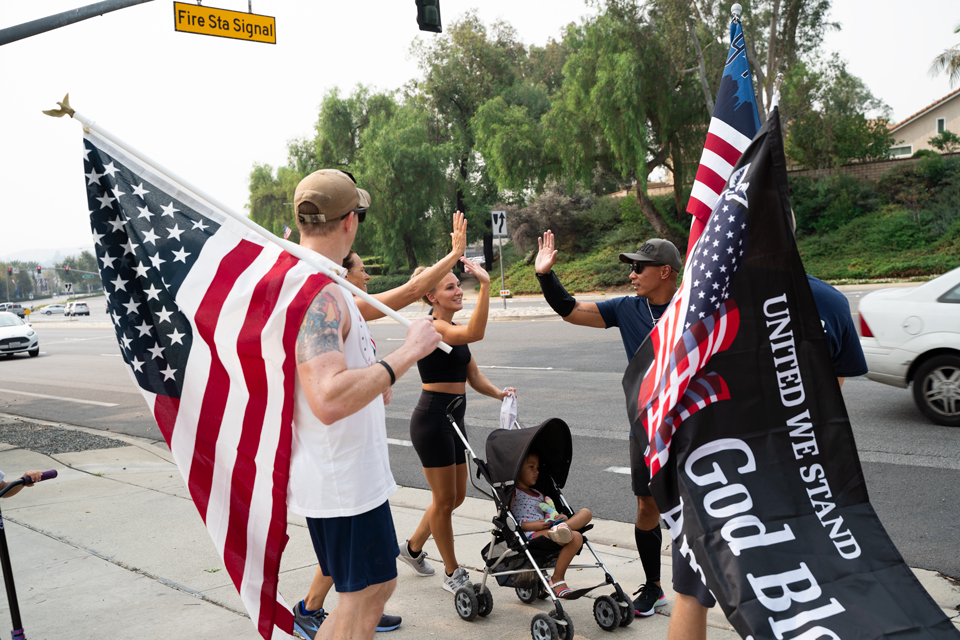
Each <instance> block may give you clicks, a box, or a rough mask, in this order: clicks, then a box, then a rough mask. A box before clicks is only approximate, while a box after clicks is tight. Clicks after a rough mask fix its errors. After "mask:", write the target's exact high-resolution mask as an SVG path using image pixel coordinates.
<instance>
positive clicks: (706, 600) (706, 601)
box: [670, 540, 717, 609]
mask: <svg viewBox="0 0 960 640" xmlns="http://www.w3.org/2000/svg"><path fill="white" fill-rule="evenodd" d="M670 546H671V547H672V548H673V590H674V591H676V592H677V593H682V594H683V595H685V596H693V597H694V598H696V599H697V602H699V603H700V605H701V606H703V607H706V608H707V609H712V608H713V605H715V604H717V599H716V598H714V597H713V594H712V593H710V590H709V589H707V585H705V584H703V580H701V579H700V574H698V573H697V572H696V571H694V570H693V567H691V566H690V561H689V560H687V559H686V558H685V557H683V555H682V554H681V553H680V546H679V545H678V544H677V541H676V540H674V541H673V543H672V544H671V545H670Z"/></svg>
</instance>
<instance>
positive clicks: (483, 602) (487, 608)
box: [473, 584, 493, 618]
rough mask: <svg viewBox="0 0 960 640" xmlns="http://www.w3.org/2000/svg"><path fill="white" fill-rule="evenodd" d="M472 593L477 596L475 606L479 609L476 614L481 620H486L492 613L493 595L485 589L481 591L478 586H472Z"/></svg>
mask: <svg viewBox="0 0 960 640" xmlns="http://www.w3.org/2000/svg"><path fill="white" fill-rule="evenodd" d="M473 591H474V593H475V594H476V595H477V605H478V607H479V610H478V612H477V613H478V615H479V616H480V617H481V618H486V617H487V616H488V615H490V612H491V611H493V594H492V593H490V589H489V588H487V587H484V588H483V591H481V590H480V585H478V584H475V585H473Z"/></svg>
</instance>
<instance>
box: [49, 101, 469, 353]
mask: <svg viewBox="0 0 960 640" xmlns="http://www.w3.org/2000/svg"><path fill="white" fill-rule="evenodd" d="M57 104H60V105H61V107H63V108H64V109H66V110H65V111H64V112H63V113H61V114H59V115H69V116H70V117H72V118H73V119H75V120H77V121H78V122H80V123H81V124H82V125H83V126H84V128H85V129H88V130H92V131H96V132H97V133H98V134H100V135H101V136H103V137H104V138H106V139H107V140H109V141H110V142H112V143H114V144H115V145H117V146H118V147H120V148H121V149H123V150H124V151H126V152H127V153H129V154H130V155H132V156H134V157H135V158H137V159H138V160H140V162H143V163H144V164H147V165H150V166H151V167H153V168H154V169H156V170H157V171H158V172H160V173H163V174H164V175H167V176H169V177H170V178H171V179H173V180H174V181H176V182H178V183H179V184H180V185H181V186H182V187H185V188H187V189H188V190H190V191H192V192H193V194H194V195H195V196H197V197H199V198H200V199H202V200H206V201H207V203H208V204H210V205H212V206H213V207H215V208H217V209H219V210H220V211H222V212H223V213H225V214H226V215H228V216H230V217H231V218H233V219H234V220H236V221H237V222H239V223H240V224H242V225H244V226H246V227H247V228H248V229H250V230H251V231H253V232H255V233H257V234H259V235H260V236H262V237H263V238H265V239H266V240H269V241H270V242H273V243H275V244H277V245H279V246H280V248H282V249H283V250H284V251H286V252H287V253H289V254H290V255H292V256H294V257H295V258H298V259H299V260H302V261H303V262H305V263H307V264H308V265H310V266H311V267H313V268H314V269H317V270H318V271H319V272H320V273H322V274H323V275H325V276H327V277H328V278H330V279H331V280H333V281H334V282H336V283H337V284H339V285H340V286H342V287H344V288H345V289H347V290H348V291H350V292H351V293H352V294H354V295H355V296H357V297H359V298H360V299H361V300H363V301H364V302H366V303H367V304H369V305H370V306H372V307H374V308H375V309H377V310H379V311H381V312H383V313H384V314H386V315H387V316H389V317H391V318H393V319H394V320H396V321H397V322H399V323H400V324H402V325H403V326H405V327H409V326H410V320H408V319H407V318H404V317H403V316H402V315H400V314H399V313H397V312H396V311H394V310H393V309H391V308H390V307H388V306H387V305H385V304H383V303H382V302H380V301H379V300H377V299H376V298H374V297H373V296H371V295H370V294H369V293H367V292H366V291H364V290H362V289H359V288H357V287H355V286H354V285H352V284H350V283H349V282H347V281H346V280H345V279H344V278H343V277H341V275H340V270H342V269H343V267H341V266H340V265H338V264H336V263H334V262H333V261H332V260H330V259H329V258H326V257H325V256H322V255H320V254H319V253H317V252H315V251H311V250H310V249H306V248H304V247H301V246H300V245H297V244H293V243H292V242H290V241H289V240H283V239H281V238H278V237H277V236H275V235H273V234H272V233H270V232H269V231H267V230H266V229H264V228H263V227H261V226H260V225H258V224H257V223H256V222H254V221H253V220H251V219H250V218H247V217H246V216H241V215H240V214H238V213H236V212H235V211H233V210H232V209H230V207H228V206H227V205H225V204H223V203H222V202H220V201H219V200H217V199H216V198H213V197H211V196H209V195H207V194H206V193H204V192H203V191H202V190H200V189H198V188H197V187H195V186H193V185H192V184H190V183H189V182H187V181H186V180H184V179H182V178H181V177H179V176H178V175H177V174H175V173H173V172H172V171H170V170H169V169H166V168H165V167H163V166H162V165H160V164H159V163H157V162H155V161H153V160H151V159H150V158H148V157H147V156H145V155H144V154H142V153H140V152H139V151H137V150H136V149H134V148H133V147H131V146H130V145H128V144H127V143H125V142H124V141H123V140H120V139H119V138H117V137H116V136H115V135H113V134H112V133H110V132H109V131H107V130H105V129H104V128H103V127H101V126H99V125H97V124H96V123H95V122H94V121H93V120H91V119H90V118H87V117H86V116H84V115H83V114H81V113H80V112H78V111H76V110H74V109H71V108H70V107H69V103H68V102H67V101H66V98H65V99H64V103H57ZM48 115H55V114H48ZM55 117H57V116H56V115H55ZM437 346H438V348H440V349H442V350H443V351H444V352H446V353H450V345H448V344H446V343H445V342H441V343H440V344H439V345H437Z"/></svg>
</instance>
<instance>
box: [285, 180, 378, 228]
mask: <svg viewBox="0 0 960 640" xmlns="http://www.w3.org/2000/svg"><path fill="white" fill-rule="evenodd" d="M368 199H369V195H368ZM303 202H310V203H311V204H313V205H314V206H315V207H316V208H317V209H318V210H319V211H320V213H319V214H318V213H304V212H301V211H300V204H301V203H303ZM293 206H294V210H295V211H296V212H297V215H298V216H301V217H315V218H318V219H319V222H329V221H331V220H338V219H340V218H342V217H343V216H345V215H347V214H348V213H350V212H351V211H353V210H354V209H356V208H357V207H358V206H360V193H359V191H358V190H357V185H356V184H355V183H354V182H353V179H352V178H351V177H350V176H348V175H347V174H345V173H344V172H343V171H338V170H336V169H321V170H319V171H314V172H313V173H311V174H310V175H308V176H307V177H306V178H304V179H303V180H301V181H300V184H298V185H297V190H296V192H294V196H293Z"/></svg>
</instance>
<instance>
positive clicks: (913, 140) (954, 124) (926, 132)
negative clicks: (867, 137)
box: [890, 89, 960, 158]
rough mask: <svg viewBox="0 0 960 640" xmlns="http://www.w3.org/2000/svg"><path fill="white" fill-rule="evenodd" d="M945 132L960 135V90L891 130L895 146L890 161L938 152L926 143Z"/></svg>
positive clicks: (891, 150) (891, 149)
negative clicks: (925, 150) (920, 151)
mask: <svg viewBox="0 0 960 640" xmlns="http://www.w3.org/2000/svg"><path fill="white" fill-rule="evenodd" d="M944 131H951V132H953V133H955V134H957V135H960V89H957V90H956V91H953V92H951V93H948V94H947V95H945V96H943V97H942V98H940V99H939V100H937V101H936V102H934V103H933V104H931V105H928V106H926V107H924V108H923V109H921V110H920V111H917V112H916V113H915V114H913V115H912V116H910V117H909V118H907V119H906V120H904V121H902V122H900V123H899V124H897V125H895V126H894V127H893V128H891V129H890V133H891V134H892V135H893V139H894V144H893V147H891V148H890V157H891V158H909V157H910V156H912V155H913V154H914V153H916V152H917V151H919V150H920V149H931V150H933V151H936V149H934V148H933V147H931V146H930V144H929V143H928V142H927V140H929V139H930V138H933V137H935V136H937V135H938V134H940V133H943V132H944Z"/></svg>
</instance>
